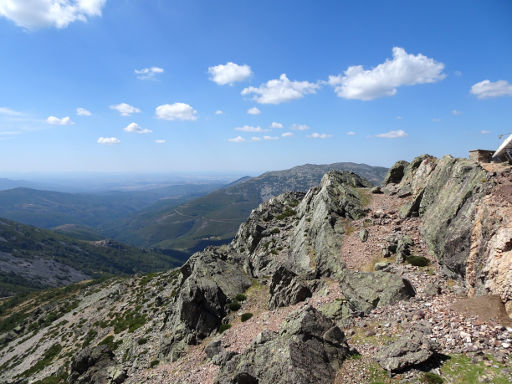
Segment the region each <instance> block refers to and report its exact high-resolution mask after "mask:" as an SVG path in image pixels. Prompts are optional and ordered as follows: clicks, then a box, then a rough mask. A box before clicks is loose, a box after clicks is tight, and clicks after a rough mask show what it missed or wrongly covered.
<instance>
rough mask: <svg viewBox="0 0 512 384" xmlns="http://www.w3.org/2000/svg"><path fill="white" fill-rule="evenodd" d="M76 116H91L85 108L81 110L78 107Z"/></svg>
mask: <svg viewBox="0 0 512 384" xmlns="http://www.w3.org/2000/svg"><path fill="white" fill-rule="evenodd" d="M76 114H77V115H78V116H91V115H92V113H91V111H89V110H87V109H85V108H82V107H78V108H77V109H76Z"/></svg>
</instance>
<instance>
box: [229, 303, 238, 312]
mask: <svg viewBox="0 0 512 384" xmlns="http://www.w3.org/2000/svg"><path fill="white" fill-rule="evenodd" d="M240 307H241V305H240V303H239V302H238V301H237V300H235V301H232V302H231V303H229V309H230V310H231V311H233V312H235V311H238V310H239V309H240Z"/></svg>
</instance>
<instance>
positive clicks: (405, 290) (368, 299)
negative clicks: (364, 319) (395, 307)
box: [340, 271, 416, 315]
mask: <svg viewBox="0 0 512 384" xmlns="http://www.w3.org/2000/svg"><path fill="white" fill-rule="evenodd" d="M340 286H341V290H342V292H343V294H344V295H345V297H346V299H347V300H348V303H349V306H350V308H351V310H352V312H354V313H356V314H359V315H365V314H368V313H369V312H370V311H371V310H372V309H374V308H377V307H382V306H386V305H390V304H393V303H396V302H397V301H400V300H407V299H409V298H410V297H413V296H414V295H415V294H416V293H415V291H414V288H413V287H412V285H411V283H410V282H409V281H408V280H406V279H402V278H401V277H399V276H396V275H394V274H392V273H387V272H381V271H379V272H353V271H345V272H344V274H343V276H342V278H341V282H340Z"/></svg>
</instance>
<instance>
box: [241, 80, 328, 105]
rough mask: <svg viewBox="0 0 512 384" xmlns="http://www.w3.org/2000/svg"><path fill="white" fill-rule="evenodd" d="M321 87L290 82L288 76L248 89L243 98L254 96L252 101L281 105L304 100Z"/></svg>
mask: <svg viewBox="0 0 512 384" xmlns="http://www.w3.org/2000/svg"><path fill="white" fill-rule="evenodd" d="M318 88H320V85H318V84H316V83H310V82H308V81H290V80H289V79H288V77H287V76H286V74H284V73H283V74H282V75H281V76H280V77H279V79H273V80H269V81H267V82H266V83H265V84H261V85H260V86H259V87H247V88H245V89H244V90H243V91H242V95H243V96H247V95H253V97H252V99H253V100H254V101H256V102H257V103H260V104H280V103H284V102H286V101H291V100H296V99H300V98H303V97H304V96H305V95H307V94H311V93H316V91H317V89H318Z"/></svg>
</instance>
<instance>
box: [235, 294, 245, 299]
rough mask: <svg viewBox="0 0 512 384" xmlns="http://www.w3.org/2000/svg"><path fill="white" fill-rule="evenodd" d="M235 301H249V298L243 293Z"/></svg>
mask: <svg viewBox="0 0 512 384" xmlns="http://www.w3.org/2000/svg"><path fill="white" fill-rule="evenodd" d="M235 299H236V300H237V301H245V300H247V296H245V295H244V294H243V293H239V294H238V295H236V297H235Z"/></svg>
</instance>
